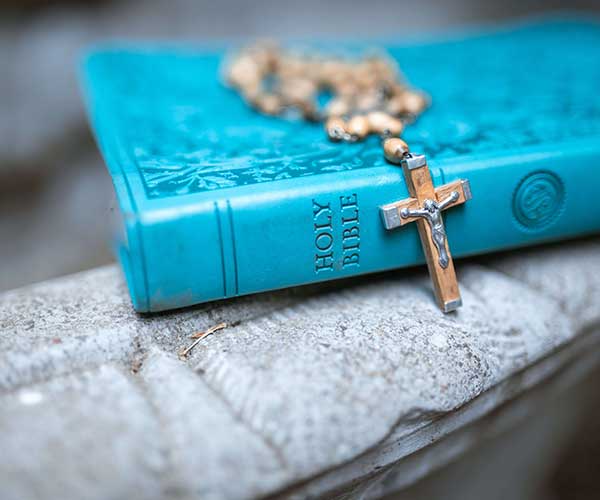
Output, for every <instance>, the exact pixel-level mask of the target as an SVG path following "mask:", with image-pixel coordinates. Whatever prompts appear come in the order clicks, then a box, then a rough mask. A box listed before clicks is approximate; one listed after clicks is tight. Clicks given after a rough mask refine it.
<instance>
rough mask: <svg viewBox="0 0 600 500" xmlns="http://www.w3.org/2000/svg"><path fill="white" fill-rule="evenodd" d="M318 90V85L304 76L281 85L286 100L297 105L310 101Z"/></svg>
mask: <svg viewBox="0 0 600 500" xmlns="http://www.w3.org/2000/svg"><path fill="white" fill-rule="evenodd" d="M316 90H317V88H316V85H315V84H314V83H313V82H311V81H310V80H307V79H304V78H299V79H295V80H289V81H287V82H284V83H283V84H282V86H281V94H282V95H283V96H284V98H285V100H286V101H287V102H289V103H290V104H296V105H297V104H300V103H304V102H306V101H310V100H311V99H312V98H313V95H314V93H315V92H316Z"/></svg>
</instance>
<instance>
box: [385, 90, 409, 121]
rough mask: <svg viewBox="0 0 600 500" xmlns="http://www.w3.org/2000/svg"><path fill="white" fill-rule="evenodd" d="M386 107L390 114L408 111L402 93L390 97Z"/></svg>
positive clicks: (395, 114) (400, 113)
mask: <svg viewBox="0 0 600 500" xmlns="http://www.w3.org/2000/svg"><path fill="white" fill-rule="evenodd" d="M385 108H386V110H387V112H388V113H389V114H391V115H394V116H397V115H402V114H404V113H406V108H405V106H404V98H403V97H402V96H400V95H395V96H393V97H392V98H390V99H389V100H388V102H387V104H386V107H385Z"/></svg>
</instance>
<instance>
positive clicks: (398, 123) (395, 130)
mask: <svg viewBox="0 0 600 500" xmlns="http://www.w3.org/2000/svg"><path fill="white" fill-rule="evenodd" d="M403 130H404V124H403V123H402V120H399V119H398V118H394V117H393V116H390V119H389V121H388V124H387V128H386V130H384V131H383V134H384V135H388V136H396V135H400V134H401V133H402V131H403Z"/></svg>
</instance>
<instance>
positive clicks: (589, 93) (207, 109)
mask: <svg viewBox="0 0 600 500" xmlns="http://www.w3.org/2000/svg"><path fill="white" fill-rule="evenodd" d="M321 47H322V48H323V47H324V49H325V50H328V49H331V50H332V51H338V52H339V51H340V50H341V49H340V47H337V46H336V47H333V48H331V47H328V45H327V44H325V45H322V46H321ZM369 47H370V45H369ZM367 48H368V47H367V46H365V47H364V48H360V47H358V48H357V47H356V44H353V45H352V46H351V45H348V46H344V47H343V53H344V54H350V55H351V54H353V53H354V52H355V51H356V50H364V49H367ZM384 49H385V51H386V53H387V54H388V55H389V56H390V57H391V58H393V59H394V60H397V61H398V63H399V64H400V66H401V68H402V70H403V72H404V73H405V74H406V75H407V77H408V80H409V81H410V82H411V84H415V85H417V86H419V87H420V88H423V89H424V90H425V91H426V92H427V93H428V94H430V95H431V97H432V106H431V108H430V109H428V110H427V111H426V112H424V113H423V115H422V116H420V117H419V119H418V120H417V121H416V122H415V123H414V124H412V125H411V126H410V127H409V128H407V130H406V135H405V139H406V141H407V142H408V143H409V144H410V145H411V150H414V151H417V152H419V153H423V154H425V155H426V156H427V159H428V164H429V169H430V172H431V180H432V183H433V186H434V187H436V188H439V187H440V186H444V185H459V186H461V190H460V196H461V197H463V198H464V199H466V198H467V197H468V198H469V201H468V203H464V204H461V205H460V206H456V207H454V208H452V209H451V210H448V211H447V212H444V220H445V229H446V233H447V235H448V240H449V244H450V245H451V248H452V255H453V256H454V257H458V258H460V257H465V256H469V255H476V254H482V253H486V252H492V251H498V250H503V249H509V248H516V247H521V246H526V245H532V244H539V243H542V242H547V241H553V240H560V239H566V238H572V237H576V236H580V235H584V234H590V233H594V232H598V231H600V198H599V195H598V193H600V94H599V93H598V85H599V82H600V59H599V58H597V57H596V56H595V54H596V53H597V52H598V50H600V25H598V24H595V23H589V22H581V21H556V20H554V21H543V22H532V23H521V24H518V25H513V26H508V27H506V26H505V27H501V28H496V29H494V30H490V31H488V32H477V33H474V32H469V33H467V34H460V33H457V34H452V35H447V36H445V37H443V38H440V39H437V40H436V39H431V38H429V39H427V40H421V41H415V40H411V41H410V43H404V44H403V43H400V42H399V43H397V44H394V43H390V42H387V43H386V44H385V47H384ZM226 54H227V51H226V50H218V49H215V48H214V47H212V48H210V49H207V48H205V47H202V46H192V45H186V46H176V45H169V46H164V47H161V46H156V45H142V46H140V45H118V46H116V45H107V46H106V47H96V48H95V49H94V50H93V51H92V52H91V53H90V54H88V55H87V56H86V58H85V61H84V63H83V65H82V71H81V81H82V85H83V89H84V95H85V100H86V104H87V109H88V113H89V116H90V121H91V124H92V129H93V131H94V133H95V136H96V139H97V142H98V144H99V148H100V150H101V152H102V154H103V156H104V159H105V162H106V164H107V167H108V170H109V172H110V174H111V176H112V180H113V183H114V186H115V192H116V197H117V201H118V205H119V211H120V214H121V228H120V231H119V234H118V237H117V244H116V248H117V254H118V256H119V259H120V261H121V263H122V266H123V269H124V272H125V276H126V279H127V283H128V286H129V290H130V293H131V297H132V301H133V305H134V307H135V309H136V310H138V311H141V312H146V311H160V310H165V309H171V308H177V307H183V306H188V305H192V304H197V303H201V302H206V301H212V300H217V299H223V298H229V297H236V296H240V295H245V294H250V293H256V292H262V291H266V290H273V289H278V288H283V287H289V286H295V285H302V284H307V283H312V282H318V281H325V280H331V279H336V278H345V277H350V276H354V275H359V274H365V273H373V272H379V271H385V270H391V269H397V268H402V267H407V266H414V265H419V264H422V263H424V262H425V256H424V253H423V249H422V247H421V244H420V241H419V236H418V234H417V229H416V227H414V226H415V224H408V225H407V226H406V227H405V228H402V229H401V230H396V229H394V228H395V227H396V226H399V225H401V224H402V220H401V217H400V215H399V214H406V217H409V216H413V215H414V216H415V217H417V216H426V215H427V213H425V212H422V211H420V212H419V211H417V210H415V207H412V208H411V207H408V208H407V207H404V208H402V210H403V211H402V210H400V209H398V210H396V209H395V208H394V209H393V210H391V209H390V207H396V205H394V203H396V202H397V201H398V200H401V199H410V196H411V193H410V190H409V186H408V185H407V183H406V178H405V177H404V176H403V172H402V168H400V167H399V166H398V165H394V164H390V163H388V162H386V161H385V158H384V157H383V155H382V154H381V144H380V141H379V140H378V138H376V137H371V138H368V139H367V140H365V141H364V142H357V143H353V144H341V143H335V142H331V141H329V140H328V139H327V137H326V135H325V134H324V133H323V127H322V125H319V124H311V123H307V122H305V121H302V120H298V119H296V118H295V117H293V116H291V117H288V118H284V119H282V118H279V117H272V116H264V115H261V114H259V113H257V112H256V111H254V110H252V109H250V108H249V107H248V106H247V105H246V104H245V103H244V101H243V99H241V98H240V96H239V95H238V94H237V93H235V92H233V91H232V90H231V89H230V88H227V86H225V85H224V84H223V82H222V79H221V78H220V73H219V72H220V65H221V63H222V61H223V58H224V57H225V56H226ZM464 179H468V185H467V184H465V183H464V181H463V180H464ZM446 195H448V196H455V195H454V193H446ZM456 196H458V194H457V195H456ZM447 199H448V200H449V198H447ZM450 201H452V200H450ZM450 201H445V202H444V203H449V202H450ZM411 210H412V211H411ZM432 227H433V226H432ZM446 233H444V236H445V234H446ZM433 234H434V235H435V234H437V233H435V231H434V232H433ZM443 257H444V255H443V249H442V252H441V254H440V256H439V259H440V261H441V262H442V264H443Z"/></svg>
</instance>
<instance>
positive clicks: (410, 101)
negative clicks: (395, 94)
mask: <svg viewBox="0 0 600 500" xmlns="http://www.w3.org/2000/svg"><path fill="white" fill-rule="evenodd" d="M402 97H403V99H404V112H405V113H410V114H411V115H418V114H419V113H421V112H422V111H423V110H424V109H425V108H426V107H427V98H426V97H425V96H424V95H423V94H419V93H417V92H412V91H408V92H405V93H404V94H403V96H402Z"/></svg>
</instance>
